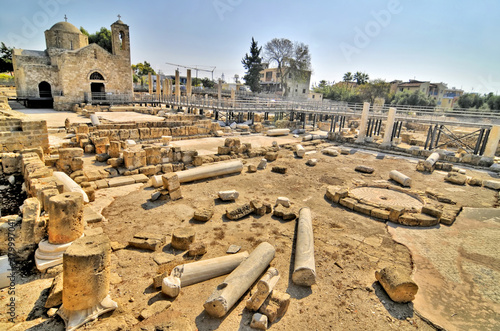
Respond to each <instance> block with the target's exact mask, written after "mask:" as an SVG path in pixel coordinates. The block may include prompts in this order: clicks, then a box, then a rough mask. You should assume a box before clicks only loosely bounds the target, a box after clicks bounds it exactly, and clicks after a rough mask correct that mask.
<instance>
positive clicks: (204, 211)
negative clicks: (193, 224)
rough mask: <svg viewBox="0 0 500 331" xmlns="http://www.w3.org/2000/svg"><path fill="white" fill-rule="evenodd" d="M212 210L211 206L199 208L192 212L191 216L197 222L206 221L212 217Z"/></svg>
mask: <svg viewBox="0 0 500 331" xmlns="http://www.w3.org/2000/svg"><path fill="white" fill-rule="evenodd" d="M213 214H214V211H213V209H212V208H201V209H197V210H196V211H195V212H194V216H193V218H194V219H195V220H196V221H199V222H208V221H210V219H211V218H212V216H213Z"/></svg>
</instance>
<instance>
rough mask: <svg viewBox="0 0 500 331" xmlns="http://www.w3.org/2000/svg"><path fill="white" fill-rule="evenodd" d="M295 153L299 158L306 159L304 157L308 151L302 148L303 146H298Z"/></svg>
mask: <svg viewBox="0 0 500 331" xmlns="http://www.w3.org/2000/svg"><path fill="white" fill-rule="evenodd" d="M295 153H297V156H298V157H304V155H305V154H306V150H305V148H304V147H302V145H297V146H296V149H295Z"/></svg>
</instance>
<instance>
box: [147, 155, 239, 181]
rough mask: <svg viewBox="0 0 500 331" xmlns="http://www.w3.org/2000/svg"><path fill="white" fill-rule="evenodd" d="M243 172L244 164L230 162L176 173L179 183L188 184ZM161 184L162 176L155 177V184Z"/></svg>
mask: <svg viewBox="0 0 500 331" xmlns="http://www.w3.org/2000/svg"><path fill="white" fill-rule="evenodd" d="M242 170H243V162H241V161H239V160H237V161H230V162H222V163H216V164H210V165H204V166H201V167H196V168H193V169H189V170H183V171H178V172H176V174H177V176H178V177H179V182H181V183H187V182H192V181H195V180H198V179H205V178H210V177H217V176H222V175H228V174H233V173H237V172H241V171H242ZM158 181H159V182H161V176H154V182H158Z"/></svg>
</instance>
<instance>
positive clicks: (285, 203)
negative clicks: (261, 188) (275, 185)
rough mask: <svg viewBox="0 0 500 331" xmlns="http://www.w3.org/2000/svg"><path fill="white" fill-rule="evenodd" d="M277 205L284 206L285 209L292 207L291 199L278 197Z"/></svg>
mask: <svg viewBox="0 0 500 331" xmlns="http://www.w3.org/2000/svg"><path fill="white" fill-rule="evenodd" d="M275 205H276V206H277V205H282V206H284V207H287V208H288V207H290V199H288V198H287V197H278V198H277V199H276V203H275Z"/></svg>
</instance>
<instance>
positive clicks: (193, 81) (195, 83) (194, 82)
mask: <svg viewBox="0 0 500 331" xmlns="http://www.w3.org/2000/svg"><path fill="white" fill-rule="evenodd" d="M191 84H192V85H193V86H201V85H202V84H203V82H202V80H201V79H200V78H196V77H195V78H193V79H191Z"/></svg>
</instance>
